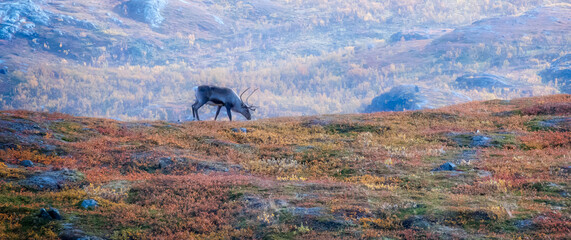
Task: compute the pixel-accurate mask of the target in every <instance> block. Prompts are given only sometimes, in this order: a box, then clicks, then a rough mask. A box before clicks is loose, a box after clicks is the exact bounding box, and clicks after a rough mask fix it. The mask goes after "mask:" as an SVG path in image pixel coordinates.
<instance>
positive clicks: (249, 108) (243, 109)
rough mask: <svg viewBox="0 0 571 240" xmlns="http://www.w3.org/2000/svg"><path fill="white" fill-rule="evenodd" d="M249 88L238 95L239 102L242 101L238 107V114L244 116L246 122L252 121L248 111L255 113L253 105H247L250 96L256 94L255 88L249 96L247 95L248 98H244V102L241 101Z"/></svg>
mask: <svg viewBox="0 0 571 240" xmlns="http://www.w3.org/2000/svg"><path fill="white" fill-rule="evenodd" d="M249 89H250V88H247V89H246V90H244V91H243V92H242V94H240V100H241V101H242V105H241V107H240V109H241V111H240V113H241V114H242V115H244V117H245V118H246V119H248V120H250V119H252V114H251V113H250V111H252V112H253V111H256V107H255V106H254V105H251V104H249V103H248V99H249V98H250V97H251V96H252V94H254V92H256V90H258V89H257V88H256V89H254V91H252V92H251V93H250V95H248V97H247V98H246V100H245V101H244V100H242V95H244V93H246V91H248V90H249Z"/></svg>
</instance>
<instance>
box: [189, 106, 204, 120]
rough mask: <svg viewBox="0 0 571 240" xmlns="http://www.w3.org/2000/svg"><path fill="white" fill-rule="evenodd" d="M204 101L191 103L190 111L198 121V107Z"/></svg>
mask: <svg viewBox="0 0 571 240" xmlns="http://www.w3.org/2000/svg"><path fill="white" fill-rule="evenodd" d="M204 104H205V103H203V102H196V103H195V104H193V105H192V111H193V112H194V115H196V120H198V121H200V117H198V109H199V108H201V107H202V106H203V105H204Z"/></svg>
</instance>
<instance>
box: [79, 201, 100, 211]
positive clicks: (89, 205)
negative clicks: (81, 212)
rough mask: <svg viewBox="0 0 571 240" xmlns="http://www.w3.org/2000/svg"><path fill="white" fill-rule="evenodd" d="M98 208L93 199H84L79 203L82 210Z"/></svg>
mask: <svg viewBox="0 0 571 240" xmlns="http://www.w3.org/2000/svg"><path fill="white" fill-rule="evenodd" d="M98 206H99V204H98V203H97V201H95V199H85V200H83V201H82V202H81V207H82V208H84V209H93V208H96V207H98Z"/></svg>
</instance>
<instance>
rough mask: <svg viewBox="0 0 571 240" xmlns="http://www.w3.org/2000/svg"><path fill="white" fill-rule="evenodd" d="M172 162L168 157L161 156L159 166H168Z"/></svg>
mask: <svg viewBox="0 0 571 240" xmlns="http://www.w3.org/2000/svg"><path fill="white" fill-rule="evenodd" d="M173 163H174V161H173V160H172V159H171V158H170V157H163V158H161V159H159V168H160V169H165V168H167V167H168V166H170V165H172V164H173Z"/></svg>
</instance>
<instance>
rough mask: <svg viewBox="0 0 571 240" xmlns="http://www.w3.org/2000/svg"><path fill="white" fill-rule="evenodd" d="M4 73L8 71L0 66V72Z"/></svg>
mask: <svg viewBox="0 0 571 240" xmlns="http://www.w3.org/2000/svg"><path fill="white" fill-rule="evenodd" d="M6 73H8V71H6V69H4V68H0V74H6Z"/></svg>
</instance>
